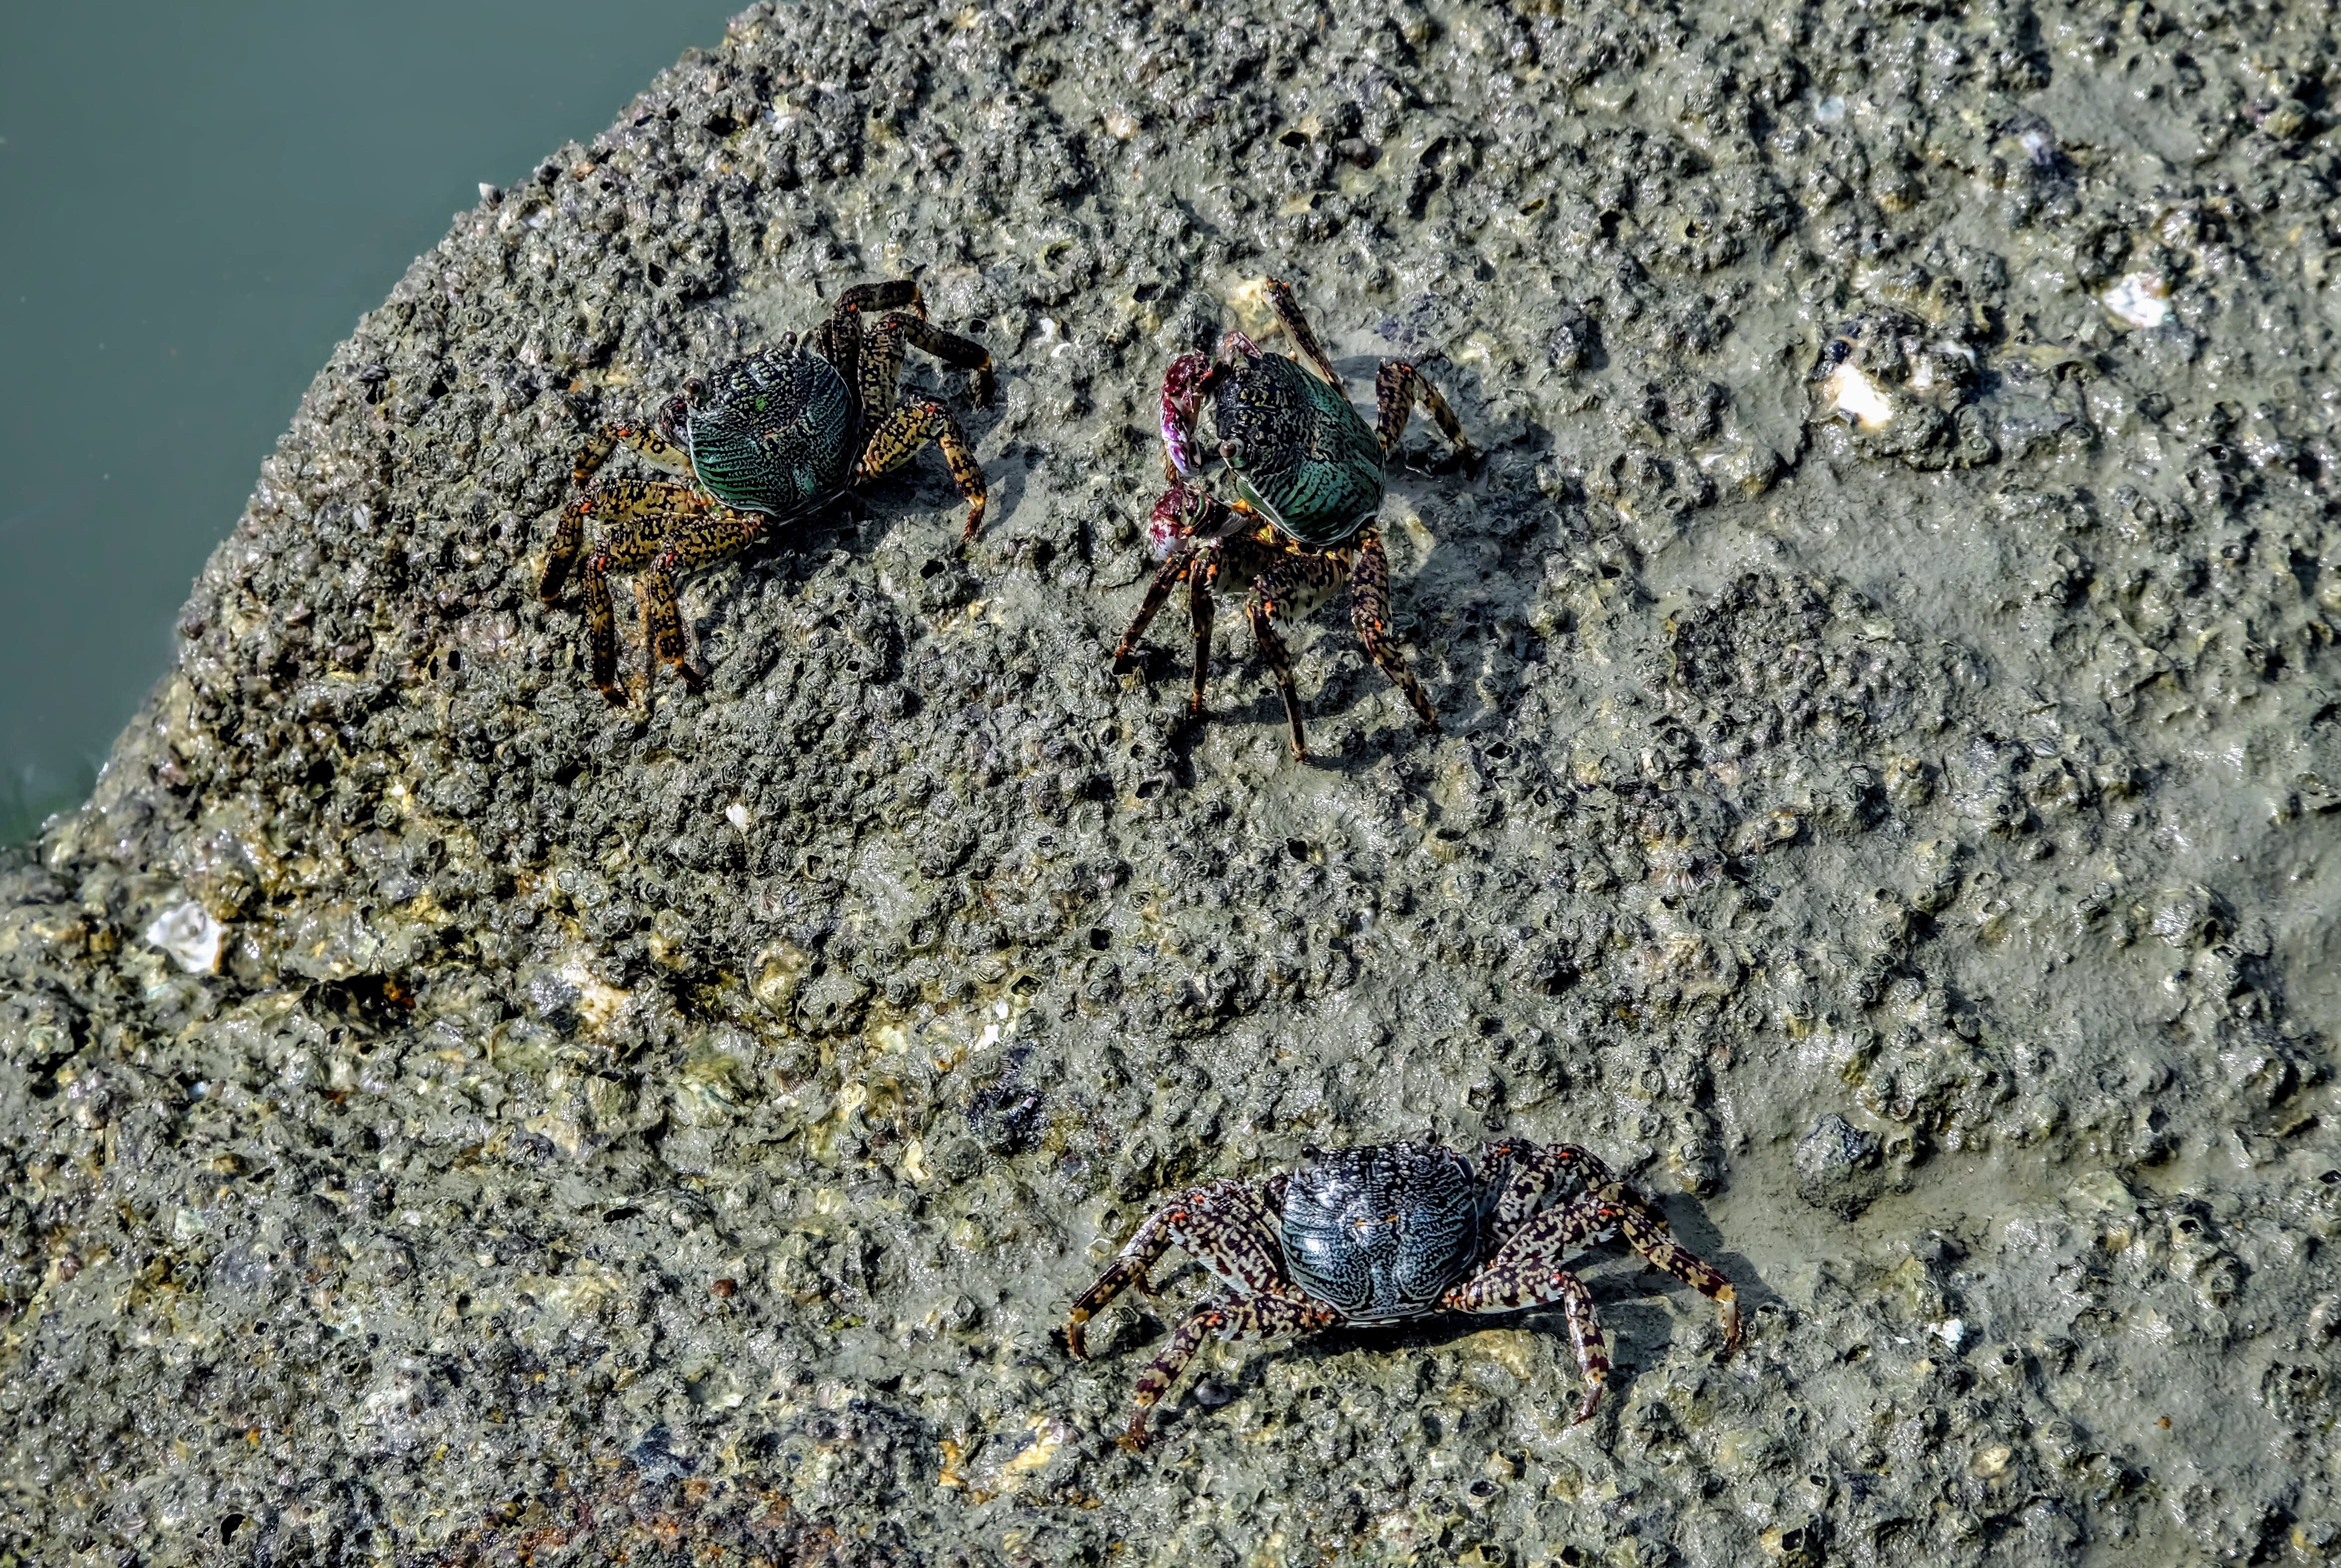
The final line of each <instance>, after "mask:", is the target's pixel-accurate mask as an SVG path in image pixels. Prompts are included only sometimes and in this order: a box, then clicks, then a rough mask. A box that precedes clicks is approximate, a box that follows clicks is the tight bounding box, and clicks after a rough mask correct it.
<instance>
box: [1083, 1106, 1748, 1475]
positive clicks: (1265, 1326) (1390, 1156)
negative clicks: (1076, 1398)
mask: <svg viewBox="0 0 2341 1568" xmlns="http://www.w3.org/2000/svg"><path fill="white" fill-rule="evenodd" d="M1302 1158H1303V1160H1304V1161H1305V1162H1306V1163H1305V1164H1303V1165H1302V1166H1301V1167H1300V1169H1299V1170H1297V1171H1293V1172H1290V1173H1289V1174H1283V1173H1280V1174H1279V1175H1276V1176H1270V1178H1269V1179H1268V1180H1267V1181H1266V1182H1264V1183H1262V1184H1260V1186H1257V1187H1255V1186H1248V1185H1246V1184H1245V1183H1243V1182H1240V1181H1232V1180H1228V1181H1215V1182H1210V1183H1207V1184H1205V1185H1204V1186H1199V1187H1190V1188H1189V1189H1188V1190H1187V1191H1185V1192H1182V1193H1180V1195H1179V1196H1176V1197H1174V1198H1172V1199H1171V1200H1170V1202H1169V1203H1167V1204H1165V1205H1164V1206H1162V1207H1161V1208H1159V1209H1157V1210H1155V1211H1154V1213H1152V1214H1151V1215H1150V1216H1147V1218H1146V1221H1145V1223H1144V1224H1142V1225H1141V1226H1139V1227H1138V1231H1137V1234H1136V1235H1134V1236H1131V1238H1130V1242H1129V1245H1126V1246H1124V1247H1123V1248H1122V1249H1121V1255H1119V1256H1117V1257H1116V1258H1115V1259H1114V1260H1113V1263H1112V1265H1111V1266H1110V1267H1109V1268H1107V1270H1106V1271H1105V1273H1104V1274H1103V1275H1101V1277H1100V1278H1099V1280H1098V1282H1097V1283H1096V1284H1095V1285H1091V1286H1090V1288H1089V1289H1088V1290H1086V1291H1084V1292H1083V1293H1082V1294H1081V1299H1080V1300H1078V1301H1076V1302H1075V1303H1074V1304H1073V1310H1072V1314H1071V1317H1070V1318H1069V1320H1068V1321H1067V1323H1066V1325H1065V1344H1066V1346H1067V1348H1068V1349H1070V1350H1071V1352H1072V1353H1073V1354H1074V1355H1076V1356H1081V1357H1083V1358H1086V1357H1087V1355H1088V1354H1089V1353H1088V1347H1087V1346H1086V1345H1084V1343H1083V1341H1082V1326H1081V1325H1084V1324H1086V1323H1087V1322H1088V1321H1089V1320H1090V1319H1091V1317H1092V1316H1094V1315H1096V1314H1097V1313H1098V1312H1099V1311H1100V1310H1101V1309H1102V1308H1103V1307H1104V1306H1105V1305H1106V1304H1107V1303H1108V1302H1110V1301H1111V1300H1112V1299H1113V1298H1114V1297H1115V1296H1117V1295H1121V1292H1122V1291H1123V1290H1125V1289H1126V1288H1128V1287H1129V1286H1131V1285H1137V1286H1138V1287H1139V1288H1140V1289H1141V1290H1144V1291H1148V1292H1149V1293H1150V1294H1151V1290H1152V1287H1151V1285H1149V1284H1148V1283H1147V1277H1146V1275H1147V1270H1148V1269H1150V1268H1151V1267H1152V1266H1153V1265H1154V1262H1155V1260H1156V1259H1158V1258H1160V1257H1161V1255H1163V1254H1164V1253H1166V1252H1168V1251H1169V1250H1170V1248H1171V1247H1173V1246H1180V1247H1184V1248H1185V1249H1186V1250H1187V1252H1188V1253H1189V1255H1191V1256H1192V1257H1193V1258H1194V1259H1195V1261H1196V1262H1198V1263H1200V1264H1201V1265H1203V1267H1204V1268H1206V1269H1208V1270H1209V1271H1210V1273H1211V1274H1212V1275H1214V1276H1215V1277H1217V1278H1218V1279H1219V1281H1220V1283H1221V1284H1222V1285H1226V1286H1227V1287H1228V1288H1229V1289H1230V1290H1231V1291H1233V1292H1235V1294H1236V1299H1235V1300H1233V1301H1231V1302H1225V1303H1221V1304H1219V1305H1212V1306H1207V1307H1205V1308H1203V1309H1202V1310H1201V1311H1200V1312H1198V1313H1195V1314H1194V1315H1191V1316H1190V1317H1189V1318H1187V1320H1186V1321H1185V1322H1183V1323H1181V1324H1180V1325H1179V1326H1178V1328H1177V1329H1176V1330H1175V1331H1174V1332H1173V1333H1172V1334H1171V1335H1170V1345H1168V1346H1167V1347H1166V1348H1165V1349H1164V1350H1163V1352H1162V1353H1161V1355H1157V1356H1156V1357H1155V1358H1154V1360H1153V1362H1152V1363H1151V1365H1148V1367H1147V1368H1146V1370H1145V1371H1144V1372H1143V1373H1141V1374H1140V1375H1139V1379H1138V1393H1137V1396H1136V1398H1135V1400H1134V1402H1133V1403H1134V1406H1135V1407H1134V1408H1133V1410H1132V1411H1131V1417H1130V1427H1129V1430H1128V1431H1127V1432H1126V1433H1125V1434H1123V1436H1122V1439H1121V1441H1122V1443H1123V1444H1125V1445H1126V1446H1128V1447H1131V1448H1142V1447H1144V1446H1145V1445H1146V1413H1147V1412H1148V1411H1149V1410H1151V1409H1152V1408H1153V1407H1154V1405H1155V1404H1157V1403H1158V1402H1159V1401H1160V1400H1161V1398H1162V1396H1163V1395H1164V1394H1167V1393H1169V1392H1170V1385H1171V1384H1173V1383H1175V1382H1176V1381H1177V1380H1178V1377H1179V1374H1180V1372H1181V1371H1182V1370H1183V1369H1184V1368H1185V1367H1186V1365H1187V1363H1188V1362H1189V1361H1190V1360H1191V1359H1193V1357H1194V1355H1195V1352H1196V1351H1197V1350H1198V1349H1200V1347H1201V1345H1202V1343H1203V1338H1204V1336H1205V1335H1213V1334H1216V1335H1219V1336H1220V1338H1221V1339H1226V1340H1236V1339H1240V1338H1242V1337H1243V1336H1244V1335H1248V1334H1250V1335H1263V1336H1265V1335H1271V1334H1308V1333H1314V1332H1315V1331H1317V1330H1319V1329H1322V1328H1330V1327H1331V1326H1333V1325H1336V1324H1348V1323H1354V1324H1376V1323H1394V1322H1398V1321H1400V1320H1401V1319H1405V1318H1412V1317H1427V1316H1430V1315H1433V1314H1435V1313H1441V1312H1469V1313H1493V1312H1511V1311H1515V1310H1517V1309H1519V1308H1521V1307H1530V1306H1542V1305H1549V1304H1551V1303H1555V1302H1558V1303H1559V1305H1560V1306H1561V1308H1562V1310H1563V1311H1564V1312H1565V1313H1566V1314H1567V1315H1568V1319H1569V1337H1570V1338H1571V1339H1572V1340H1573V1341H1574V1342H1575V1344H1576V1347H1577V1362H1578V1365H1579V1366H1580V1367H1581V1368H1583V1369H1584V1374H1585V1384H1586V1388H1585V1398H1584V1400H1583V1402H1582V1403H1581V1404H1579V1406H1578V1409H1577V1417H1576V1419H1577V1420H1578V1421H1583V1420H1585V1419H1586V1418H1587V1417H1588V1416H1589V1415H1591V1414H1593V1409H1594V1406H1595V1405H1596V1404H1599V1402H1600V1399H1601V1389H1602V1385H1603V1384H1604V1383H1605V1382H1606V1380H1607V1379H1608V1377H1609V1351H1608V1346H1607V1343H1606V1341H1604V1339H1603V1338H1602V1335H1601V1325H1600V1323H1599V1320H1598V1319H1597V1318H1596V1317H1595V1315H1594V1311H1593V1297H1592V1295H1590V1293H1589V1292H1588V1291H1587V1289H1586V1287H1585V1284H1584V1282H1583V1281H1582V1280H1579V1278H1578V1277H1577V1275H1574V1274H1572V1273H1570V1272H1569V1269H1568V1268H1566V1267H1565V1266H1563V1265H1564V1264H1565V1263H1566V1261H1567V1260H1568V1259H1569V1256H1570V1255H1572V1254H1575V1253H1578V1252H1580V1251H1583V1250H1584V1249H1586V1248H1588V1247H1592V1246H1598V1245H1601V1244H1602V1243H1604V1242H1607V1241H1609V1240H1612V1239H1620V1240H1623V1241H1624V1242H1625V1244H1626V1245H1628V1246H1629V1247H1631V1248H1633V1249H1634V1251H1635V1252H1636V1253H1638V1254H1639V1255H1641V1257H1642V1258H1643V1260H1644V1261H1645V1262H1647V1263H1649V1265H1651V1266H1652V1267H1654V1268H1659V1269H1662V1270H1664V1271H1665V1272H1667V1273H1668V1274H1670V1275H1674V1276H1675V1277H1676V1278H1678V1279H1679V1280H1682V1281H1684V1282H1685V1283H1686V1284H1688V1285H1690V1286H1691V1287H1692V1288H1693V1289H1695V1290H1698V1292H1700V1293H1701V1294H1702V1295H1706V1296H1708V1297H1709V1298H1710V1299H1712V1300H1715V1301H1718V1302H1720V1303H1722V1304H1723V1309H1724V1313H1723V1351H1722V1354H1723V1355H1730V1354H1731V1352H1732V1350H1733V1349H1734V1348H1736V1347H1737V1346H1738V1344H1739V1305H1738V1298H1737V1296H1736V1295H1735V1294H1734V1292H1733V1290H1732V1287H1731V1282H1730V1281H1729V1280H1728V1279H1726V1278H1725V1277H1724V1276H1723V1275H1722V1274H1721V1273H1720V1272H1718V1270H1717V1269H1716V1268H1715V1267H1714V1266H1713V1265H1709V1264H1708V1263H1706V1262H1705V1261H1703V1260H1702V1259H1700V1258H1699V1257H1698V1256H1697V1255H1694V1254H1692V1253H1691V1252H1690V1251H1689V1250H1688V1249H1686V1248H1685V1247H1683V1246H1682V1245H1680V1244H1679V1243H1678V1242H1677V1241H1676V1240H1675V1239H1674V1237H1673V1236H1669V1234H1668V1231H1667V1220H1666V1216H1664V1215H1663V1214H1661V1213H1660V1212H1659V1209H1658V1207H1657V1206H1656V1205H1654V1204H1652V1203H1651V1202H1650V1201H1649V1199H1648V1198H1646V1197H1643V1196H1641V1195H1640V1194H1639V1193H1637V1192H1635V1191H1634V1190H1633V1189H1632V1188H1630V1187H1629V1186H1626V1184H1625V1183H1623V1182H1621V1181H1619V1179H1618V1178H1617V1177H1616V1176H1613V1175H1611V1174H1610V1170H1609V1166H1605V1165H1603V1164H1602V1163H1601V1162H1600V1161H1599V1160H1598V1159H1596V1158H1594V1156H1592V1155H1590V1154H1588V1153H1587V1152H1586V1151H1585V1150H1583V1149H1581V1148H1579V1147H1578V1146H1576V1145H1574V1144H1550V1145H1545V1144H1536V1143H1531V1142H1529V1140H1527V1139H1525V1138H1507V1139H1505V1140H1503V1141H1501V1142H1499V1143H1492V1144H1489V1145H1487V1146H1485V1147H1484V1148H1482V1149H1481V1151H1480V1155H1479V1166H1478V1168H1477V1169H1476V1170H1475V1169H1474V1168H1473V1167H1472V1165H1471V1162H1470V1161H1469V1160H1468V1159H1466V1158H1464V1156H1462V1155H1460V1154H1459V1153H1457V1152H1456V1151H1454V1150H1453V1149H1449V1148H1446V1147H1443V1146H1439V1145H1438V1144H1435V1143H1428V1142H1425V1143H1419V1144H1418V1143H1394V1144H1376V1145H1372V1146H1368V1147H1364V1148H1352V1149H1339V1150H1333V1151H1330V1152H1329V1151H1325V1150H1319V1149H1306V1150H1303V1151H1302Z"/></svg>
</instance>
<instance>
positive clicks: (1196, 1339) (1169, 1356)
mask: <svg viewBox="0 0 2341 1568" xmlns="http://www.w3.org/2000/svg"><path fill="white" fill-rule="evenodd" d="M1338 1322H1340V1314H1338V1313H1336V1312H1335V1311H1334V1310H1333V1309H1332V1308H1331V1307H1330V1306H1327V1305H1325V1304H1324V1303H1322V1302H1319V1301H1310V1300H1308V1299H1307V1298H1306V1297H1302V1296H1294V1295H1255V1296H1250V1297H1248V1298H1247V1299H1245V1300H1242V1301H1236V1302H1230V1303H1229V1304H1227V1305H1224V1306H1207V1307H1205V1308H1204V1309H1203V1310H1202V1311H1200V1312H1199V1313H1196V1314H1195V1315H1192V1316H1191V1317H1189V1318H1188V1319H1187V1320H1186V1321H1185V1322H1183V1323H1181V1324H1180V1325H1179V1327H1178V1330H1177V1332H1176V1333H1174V1334H1172V1335H1170V1345H1168V1346H1166V1347H1165V1348H1164V1350H1163V1352H1162V1354H1161V1355H1158V1356H1156V1357H1155V1358H1154V1359H1153V1360H1152V1361H1151V1362H1149V1363H1147V1366H1146V1370H1145V1371H1144V1372H1141V1373H1140V1374H1138V1392H1137V1393H1136V1394H1133V1395H1132V1396H1131V1405H1132V1406H1133V1408H1132V1409H1131V1413H1130V1429H1129V1430H1128V1431H1127V1432H1125V1433H1123V1434H1122V1436H1121V1444H1122V1446H1123V1447H1125V1448H1132V1449H1138V1448H1144V1447H1145V1446H1146V1413H1147V1412H1148V1411H1150V1410H1151V1409H1153V1408H1154V1406H1155V1405H1156V1404H1158V1403H1160V1402H1161V1398H1162V1396H1163V1395H1164V1394H1168V1393H1170V1386H1171V1384H1175V1383H1176V1382H1178V1381H1179V1374H1180V1373H1182V1372H1184V1371H1185V1370H1186V1369H1187V1364H1188V1363H1189V1362H1190V1361H1192V1360H1193V1359H1194V1358H1195V1352H1196V1351H1198V1350H1199V1349H1200V1348H1201V1347H1202V1344H1203V1337H1204V1335H1212V1334H1216V1335H1219V1336H1220V1338H1221V1339H1224V1340H1227V1341H1229V1342H1230V1343H1233V1342H1234V1341H1236V1340H1239V1339H1241V1338H1243V1337H1244V1336H1245V1335H1258V1336H1260V1337H1261V1338H1266V1337H1267V1336H1268V1335H1271V1334H1309V1333H1313V1332H1314V1331H1316V1330H1318V1329H1320V1328H1326V1327H1330V1325H1333V1324H1335V1323H1338Z"/></svg>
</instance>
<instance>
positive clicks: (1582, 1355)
mask: <svg viewBox="0 0 2341 1568" xmlns="http://www.w3.org/2000/svg"><path fill="white" fill-rule="evenodd" d="M1506 1250H1507V1251H1509V1248H1507V1249H1506ZM1564 1250H1566V1249H1564ZM1554 1302H1559V1304H1560V1307H1561V1311H1562V1312H1563V1313H1564V1314H1566V1315H1567V1316H1568V1319H1569V1343H1570V1344H1571V1345H1574V1346H1575V1347H1576V1350H1577V1366H1578V1370H1579V1372H1580V1373H1582V1374H1584V1376H1585V1397H1584V1398H1583V1399H1582V1400H1580V1401H1579V1403H1578V1406H1577V1414H1575V1415H1574V1416H1572V1417H1570V1418H1569V1424H1570V1425H1571V1426H1574V1425H1576V1424H1578V1423H1579V1422H1581V1421H1584V1420H1585V1419H1586V1418H1587V1417H1589V1416H1590V1415H1591V1414H1593V1407H1594V1406H1595V1405H1597V1404H1600V1403H1601V1391H1602V1390H1603V1389H1604V1388H1605V1387H1607V1386H1608V1385H1609V1340H1608V1339H1607V1338H1606V1337H1604V1336H1603V1335H1602V1333H1601V1320H1600V1318H1599V1315H1596V1314H1595V1312H1594V1310H1593V1293H1592V1292H1591V1291H1589V1290H1588V1289H1586V1288H1585V1282H1584V1281H1583V1280H1581V1279H1579V1278H1578V1277H1577V1275H1573V1274H1571V1273H1569V1270H1567V1269H1565V1268H1562V1267H1560V1266H1559V1265H1558V1264H1555V1265H1550V1266H1548V1267H1543V1268H1540V1269H1537V1270H1535V1271H1534V1272H1530V1271H1529V1269H1528V1268H1527V1267H1526V1266H1525V1265H1524V1263H1523V1262H1522V1260H1514V1261H1513V1262H1512V1263H1510V1264H1500V1263H1499V1264H1491V1265H1489V1266H1488V1267H1487V1268H1485V1269H1482V1270H1481V1271H1480V1272H1479V1273H1478V1274H1475V1275H1472V1276H1471V1277H1470V1278H1469V1279H1467V1280H1465V1281H1464V1282H1463V1283H1462V1284H1460V1285H1457V1286H1456V1287H1455V1288H1454V1289H1452V1290H1450V1291H1449V1292H1448V1293H1447V1295H1445V1296H1444V1297H1442V1298H1441V1299H1440V1301H1439V1305H1441V1306H1443V1307H1445V1308H1446V1309H1447V1310H1448V1311H1449V1312H1514V1311H1517V1310H1519V1308H1521V1307H1524V1306H1549V1305H1552V1304H1553V1303H1554Z"/></svg>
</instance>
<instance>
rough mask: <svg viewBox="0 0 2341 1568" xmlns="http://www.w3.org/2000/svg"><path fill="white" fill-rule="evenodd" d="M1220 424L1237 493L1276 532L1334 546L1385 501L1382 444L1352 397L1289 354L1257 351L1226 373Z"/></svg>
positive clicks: (1216, 416) (1215, 417)
mask: <svg viewBox="0 0 2341 1568" xmlns="http://www.w3.org/2000/svg"><path fill="white" fill-rule="evenodd" d="M1211 415H1212V421H1213V422H1214V423H1215V424H1216V425H1217V426H1218V428H1219V436H1220V443H1221V446H1222V449H1223V450H1224V451H1225V452H1226V453H1227V458H1228V466H1229V467H1230V469H1231V470H1232V471H1233V472H1234V477H1235V484H1236V492H1237V494H1239V495H1240V496H1241V497H1242V498H1243V500H1244V501H1246V502H1248V503H1249V504H1250V506H1251V507H1252V509H1253V510H1254V511H1258V512H1260V515H1261V516H1263V517H1265V518H1266V519H1267V520H1268V521H1270V522H1272V523H1274V524H1275V525H1276V526H1277V528H1278V529H1279V530H1280V531H1283V532H1284V533H1286V534H1288V535H1290V537H1291V538H1292V539H1294V540H1296V541H1299V542H1300V543H1301V544H1304V545H1307V546H1309V547H1310V548H1312V549H1318V550H1323V549H1330V548H1331V547H1332V546H1334V545H1338V544H1340V543H1341V542H1343V541H1346V540H1348V539H1350V538H1351V537H1353V536H1354V535H1355V534H1357V533H1358V531H1360V530H1361V529H1363V528H1364V527H1365V526H1366V525H1367V524H1369V523H1370V522H1371V521H1373V520H1374V516H1375V514H1376V513H1377V512H1379V511H1380V510H1381V504H1382V449H1381V443H1380V442H1378V441H1376V440H1375V439H1374V432H1373V429H1372V427H1371V426H1370V425H1368V424H1367V423H1366V422H1365V420H1364V419H1362V418H1361V417H1360V415H1359V413H1358V411H1357V410H1356V409H1355V408H1354V407H1352V406H1351V405H1350V399H1349V394H1348V393H1346V392H1343V391H1342V390H1341V389H1340V387H1338V386H1332V385H1330V384H1328V383H1327V382H1324V381H1323V380H1321V379H1320V378H1319V377H1317V376H1314V375H1311V374H1310V372H1308V371H1306V370H1304V369H1302V368H1301V367H1300V365H1299V364H1298V363H1296V362H1294V361H1292V360H1290V359H1288V358H1286V357H1285V356H1284V355H1282V354H1271V353H1255V354H1254V355H1253V356H1252V357H1250V358H1249V359H1248V360H1246V361H1245V362H1243V363H1242V364H1241V365H1240V366H1239V367H1238V368H1236V369H1235V370H1233V371H1231V372H1229V373H1227V374H1226V375H1224V376H1222V377H1221V378H1220V381H1219V382H1218V384H1217V386H1216V387H1215V388H1214V395H1213V397H1212V400H1211Z"/></svg>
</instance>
